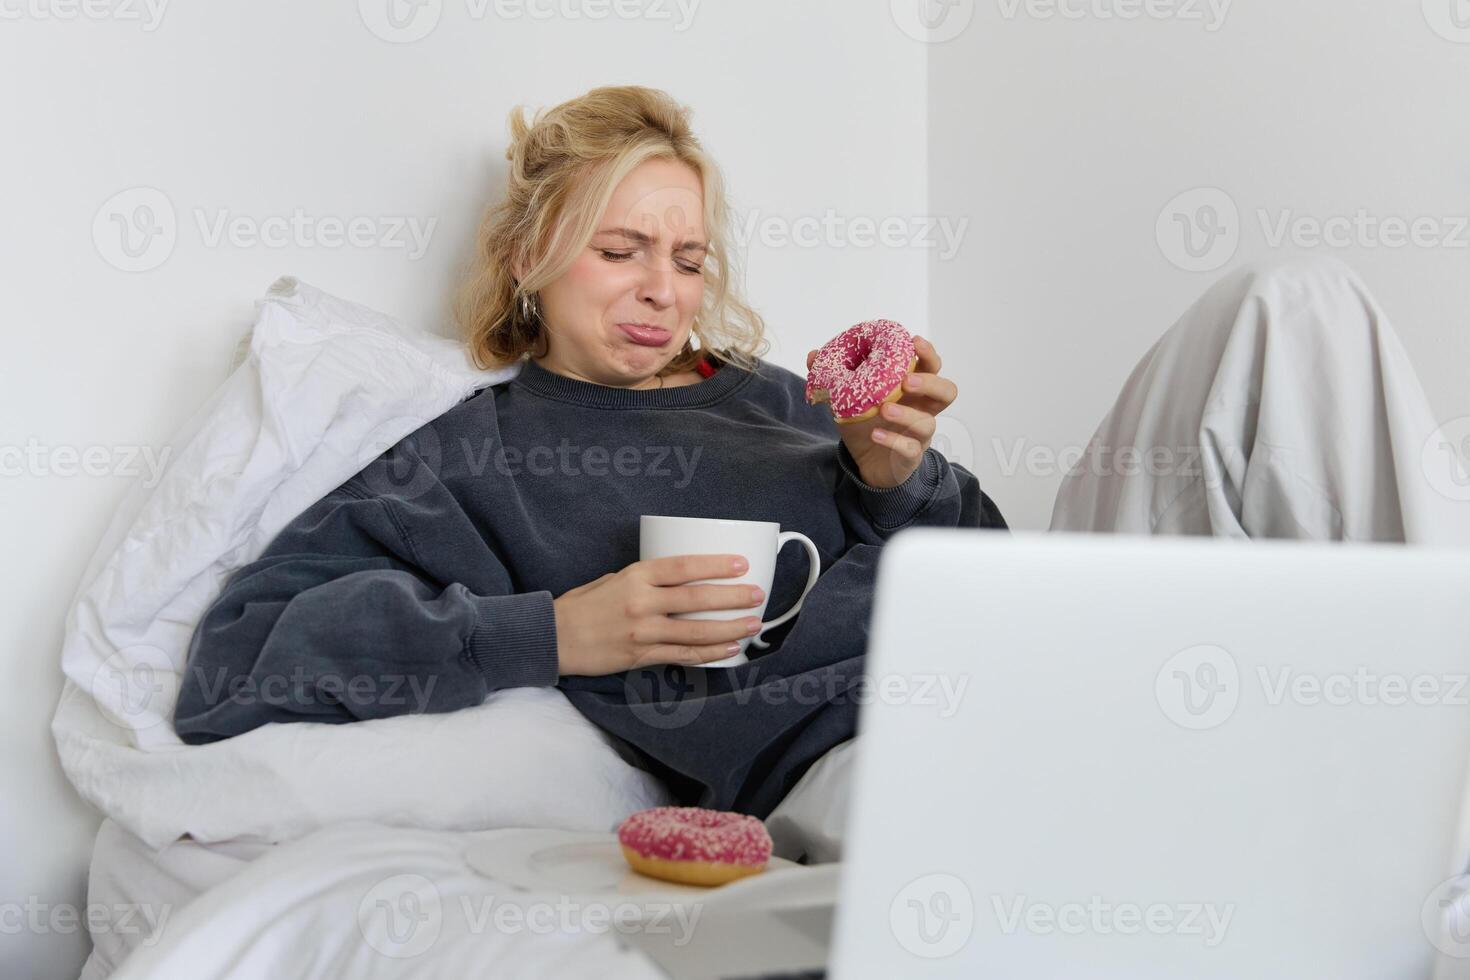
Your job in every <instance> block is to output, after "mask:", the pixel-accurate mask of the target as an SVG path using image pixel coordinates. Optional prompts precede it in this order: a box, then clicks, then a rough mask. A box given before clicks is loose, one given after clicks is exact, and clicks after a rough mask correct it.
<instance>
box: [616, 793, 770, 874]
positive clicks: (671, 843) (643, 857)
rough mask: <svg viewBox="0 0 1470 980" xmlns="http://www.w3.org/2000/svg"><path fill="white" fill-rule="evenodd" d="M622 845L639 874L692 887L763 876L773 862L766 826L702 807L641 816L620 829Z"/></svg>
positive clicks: (661, 808)
mask: <svg viewBox="0 0 1470 980" xmlns="http://www.w3.org/2000/svg"><path fill="white" fill-rule="evenodd" d="M618 843H619V844H620V845H622V848H623V857H624V858H626V859H627V861H628V865H629V866H630V867H631V868H632V869H633V870H634V871H637V872H638V873H639V874H645V875H648V876H650V877H653V878H662V879H663V880H664V881H677V882H681V883H683V884H688V885H723V884H724V883H725V882H727V881H734V880H735V879H736V878H744V877H745V876H746V875H753V874H756V873H757V872H759V871H763V870H764V869H765V867H766V862H767V861H769V860H770V859H771V835H770V834H768V833H766V825H765V824H763V823H761V822H760V821H759V820H757V819H756V818H755V817H750V816H746V815H745V814H742V813H729V812H727V811H725V810H706V809H704V808H703V807H697V806H656V807H654V808H653V809H651V810H639V811H638V812H637V813H635V814H633V815H632V816H630V817H629V818H628V819H626V820H624V821H623V822H622V824H621V825H620V826H619V827H618Z"/></svg>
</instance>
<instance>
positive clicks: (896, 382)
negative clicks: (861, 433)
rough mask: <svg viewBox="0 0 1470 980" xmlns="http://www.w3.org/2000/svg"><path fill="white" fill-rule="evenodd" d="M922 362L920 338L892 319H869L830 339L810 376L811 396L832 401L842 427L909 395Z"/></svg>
mask: <svg viewBox="0 0 1470 980" xmlns="http://www.w3.org/2000/svg"><path fill="white" fill-rule="evenodd" d="M918 363H919V355H918V352H917V351H916V350H915V349H914V338H913V337H911V336H910V335H909V332H908V331H907V330H905V329H904V328H903V327H902V326H901V325H900V324H897V323H895V322H894V321H892V320H865V321H863V322H862V323H859V324H857V325H855V326H852V327H849V328H847V329H846V330H844V331H842V333H840V334H838V335H837V336H836V337H833V338H832V339H831V340H829V341H827V343H826V344H824V345H823V346H822V348H821V349H820V350H819V351H817V355H816V357H814V358H813V359H812V366H811V369H810V370H808V371H807V375H806V400H807V403H808V404H811V405H816V404H819V403H821V402H826V403H827V404H828V405H829V406H830V407H831V409H832V418H833V419H834V420H836V422H837V423H838V424H839V425H842V424H846V423H851V422H861V421H863V420H864V419H870V418H872V417H873V416H875V415H877V414H878V412H879V411H880V410H881V409H882V408H883V406H884V404H886V403H887V402H891V401H893V400H895V399H896V398H898V397H899V396H900V395H901V394H902V393H903V379H904V378H907V377H908V376H909V374H910V373H911V372H912V371H913V370H914V368H915V367H916V366H917V365H918Z"/></svg>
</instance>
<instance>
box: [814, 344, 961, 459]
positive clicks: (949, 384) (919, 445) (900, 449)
mask: <svg viewBox="0 0 1470 980" xmlns="http://www.w3.org/2000/svg"><path fill="white" fill-rule="evenodd" d="M914 353H915V354H917V355H918V357H919V362H918V363H917V364H916V365H914V373H913V374H910V375H909V376H908V377H907V378H905V379H904V382H903V393H902V395H901V396H900V397H899V398H897V399H895V400H894V401H891V402H888V403H886V404H884V405H883V406H882V407H881V409H880V411H879V412H878V414H877V415H874V416H873V417H872V418H867V419H864V420H863V421H861V422H845V423H842V424H840V425H838V426H837V432H838V434H839V435H840V436H841V437H842V442H843V444H844V445H845V446H847V451H848V452H850V453H852V458H853V459H854V460H855V461H856V462H857V465H858V475H859V476H861V477H862V479H863V482H864V483H867V484H868V485H869V486H874V487H879V488H888V487H896V486H898V485H899V484H900V483H902V482H903V481H905V480H907V479H908V478H909V477H910V476H912V475H913V473H914V471H915V470H917V469H918V468H919V463H920V462H921V461H922V460H923V458H924V451H925V450H926V449H928V448H929V443H930V441H931V440H932V439H933V438H934V429H935V425H936V423H935V416H937V415H938V414H939V413H940V412H942V411H944V410H945V409H946V408H948V407H949V406H950V405H951V404H952V403H953V402H954V400H955V397H956V396H957V395H958V394H959V389H958V388H957V387H956V386H955V383H954V382H953V381H951V380H949V379H948V378H942V377H940V376H939V368H940V364H941V362H940V360H939V352H938V351H937V350H935V349H934V345H933V344H931V343H929V341H927V340H925V339H924V338H923V337H919V336H915V337H914ZM816 356H817V352H816V351H808V352H807V355H806V366H807V370H808V371H810V370H811V367H812V359H813V358H815V357H816Z"/></svg>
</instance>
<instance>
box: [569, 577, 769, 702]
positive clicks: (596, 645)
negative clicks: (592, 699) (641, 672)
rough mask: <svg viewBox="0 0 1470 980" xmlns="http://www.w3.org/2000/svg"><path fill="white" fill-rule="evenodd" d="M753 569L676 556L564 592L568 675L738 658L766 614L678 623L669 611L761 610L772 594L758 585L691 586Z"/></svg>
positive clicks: (589, 674) (588, 674) (691, 620)
mask: <svg viewBox="0 0 1470 980" xmlns="http://www.w3.org/2000/svg"><path fill="white" fill-rule="evenodd" d="M735 562H739V565H738V566H737V565H736V564H734V563H735ZM745 572H746V564H745V559H744V558H742V557H741V556H740V555H672V556H670V557H668V558H650V559H648V560H647V561H635V562H634V563H633V564H631V565H629V566H627V567H626V568H624V569H623V570H622V571H619V572H608V573H607V574H606V575H604V576H602V578H599V579H596V580H594V581H591V582H588V583H587V584H586V585H580V586H578V587H577V588H575V589H570V590H568V591H567V592H564V593H562V594H561V595H559V596H557V597H556V598H555V599H553V600H552V606H553V607H554V608H555V610H556V652H557V658H558V660H559V661H560V673H562V674H580V675H583V676H596V675H600V674H615V673H617V672H618V671H621V670H629V669H631V668H633V667H642V666H646V665H648V664H703V663H708V662H710V661H712V660H723V659H725V658H726V657H730V656H733V655H734V654H736V653H738V652H739V651H740V648H739V646H738V645H737V644H736V641H738V640H741V639H743V638H744V637H747V636H753V635H754V634H755V632H756V630H758V629H760V618H759V617H757V616H754V615H751V616H737V617H735V618H733V619H672V618H670V616H669V614H670V613H682V612H697V611H700V610H705V609H744V608H748V607H759V606H760V604H761V602H762V601H763V598H764V597H763V595H762V593H761V590H760V589H759V588H757V587H756V586H753V585H710V584H704V585H686V584H685V583H687V582H695V581H698V580H700V579H710V578H733V577H735V576H739V575H744V574H745ZM749 624H754V628H750V625H749Z"/></svg>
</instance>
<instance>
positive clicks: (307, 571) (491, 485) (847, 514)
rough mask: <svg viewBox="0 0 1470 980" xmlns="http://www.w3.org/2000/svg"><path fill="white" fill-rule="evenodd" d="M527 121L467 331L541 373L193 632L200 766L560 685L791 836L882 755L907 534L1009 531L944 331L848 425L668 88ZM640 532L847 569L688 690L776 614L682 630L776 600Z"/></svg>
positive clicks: (796, 577)
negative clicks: (642, 547)
mask: <svg viewBox="0 0 1470 980" xmlns="http://www.w3.org/2000/svg"><path fill="white" fill-rule="evenodd" d="M511 128H512V141H511V147H510V149H509V151H508V154H507V155H508V157H509V159H510V161H511V169H510V175H509V180H508V187H507V193H506V196H505V199H504V200H503V201H502V202H501V203H499V204H498V205H497V206H496V207H494V208H492V209H491V210H490V211H489V212H488V213H487V215H486V218H485V222H484V225H483V228H482V230H481V236H480V249H479V255H478V258H477V267H476V269H475V270H474V271H473V274H472V276H471V277H470V278H469V280H468V281H467V283H466V286H465V289H464V291H463V294H462V297H461V299H462V302H461V304H460V319H461V323H462V326H463V328H464V333H465V338H466V342H467V344H468V345H469V350H470V352H471V353H472V355H473V357H474V359H475V361H476V363H477V364H479V365H480V366H482V367H492V366H503V365H506V364H511V363H514V362H516V361H518V360H521V359H522V358H523V357H525V358H526V359H525V360H524V362H523V364H522V367H521V371H520V373H519V374H518V375H517V376H516V377H515V378H513V379H512V380H510V381H508V382H506V383H504V384H500V385H495V386H492V387H490V388H486V389H483V390H482V391H480V392H479V393H477V394H476V395H475V396H474V397H471V398H469V399H467V400H466V401H464V402H463V403H461V404H460V405H458V406H456V407H455V408H454V409H452V410H450V411H449V412H447V413H445V414H444V415H442V416H440V417H439V418H437V419H435V420H434V421H432V422H431V423H429V424H428V425H426V426H423V427H422V428H421V429H419V430H418V431H416V432H414V433H413V434H411V435H410V436H408V437H407V438H405V439H404V440H402V441H401V442H400V443H399V444H398V445H396V446H394V447H393V448H392V449H390V450H389V451H388V452H387V453H384V454H383V455H382V456H381V457H379V458H378V459H377V460H375V461H374V462H373V463H372V464H370V465H369V466H367V467H366V468H365V469H364V470H363V471H362V472H360V473H358V474H357V475H356V476H354V477H353V478H352V479H350V480H348V481H347V482H346V483H344V484H343V485H342V486H341V487H339V488H337V489H336V490H334V491H333V492H332V493H330V494H328V495H327V496H326V497H325V498H323V499H322V500H321V501H319V502H317V503H316V504H315V505H313V506H312V507H310V508H308V509H307V510H306V511H305V512H304V513H302V514H301V515H300V516H299V517H298V518H297V519H296V520H295V521H293V522H292V523H291V524H290V525H288V526H287V527H286V528H285V529H284V530H283V531H282V532H281V533H280V534H279V535H278V536H277V538H276V539H275V540H274V541H273V542H272V543H271V545H270V546H269V547H268V548H267V549H266V551H265V552H264V553H263V554H262V555H261V556H260V557H259V559H258V560H256V561H255V562H253V563H252V564H250V565H248V566H246V567H244V568H242V569H240V570H239V571H238V572H237V573H236V574H235V575H234V576H232V577H231V579H230V580H229V581H228V582H227V583H226V585H225V588H224V589H223V591H222V593H221V595H220V596H219V598H218V599H217V600H216V601H215V603H214V604H213V606H212V607H211V608H210V609H209V610H208V612H207V613H206V614H205V616H204V617H203V619H202V620H201V622H200V624H199V626H198V628H197V630H196V632H195V635H194V638H193V642H192V644H191V648H190V653H189V661H188V663H187V665H186V667H185V677H184V681H183V687H182V689H181V692H180V697H179V701H178V707H177V709H176V712H175V719H174V720H175V727H176V729H177V730H178V733H179V735H180V737H181V738H182V739H183V740H184V741H185V742H189V743H200V742H207V741H212V740H217V739H221V738H228V737H230V736H233V735H237V734H240V733H242V732H245V731H248V730H250V729H253V728H255V727H257V726H259V725H262V724H266V723H268V722H284V721H301V720H309V721H326V722H347V721H353V720H358V719H364V718H375V717H383V716H387V715H393V714H401V713H406V712H443V711H452V710H456V709H459V708H464V707H469V706H472V705H478V704H480V703H481V702H482V701H483V700H484V698H485V696H486V695H487V694H488V693H489V692H492V691H495V690H499V689H503V688H508V687H517V686H548V685H558V686H560V687H561V688H562V689H563V690H564V691H565V692H566V694H567V696H568V697H569V698H570V699H571V701H572V703H573V704H575V705H576V706H577V707H578V708H579V709H580V710H581V711H582V712H583V713H584V714H586V715H587V716H588V717H589V718H591V719H592V720H593V721H594V722H596V723H597V724H598V725H600V726H601V727H602V728H604V729H605V730H606V731H608V732H611V733H612V734H614V735H617V736H620V737H621V738H622V739H623V740H624V741H625V742H626V743H628V745H630V746H631V747H632V748H633V749H634V750H636V751H637V753H638V754H639V755H640V756H641V758H642V761H643V762H644V763H645V764H646V765H648V766H649V767H650V768H652V769H653V770H654V771H656V772H658V773H660V774H661V775H663V776H664V777H665V779H666V780H667V781H668V782H669V783H670V785H671V786H672V787H673V788H674V789H675V791H676V792H678V793H680V794H681V795H684V796H686V797H687V798H688V799H689V800H690V801H691V802H698V803H701V804H702V805H706V806H713V807H717V808H722V809H723V808H737V809H743V810H745V811H746V812H751V813H757V814H760V815H764V813H765V812H768V811H769V810H770V808H772V807H773V806H774V805H775V803H776V802H778V801H779V799H780V798H781V796H782V795H784V792H785V791H786V790H787V789H789V788H790V786H791V785H792V783H794V782H795V780H796V779H797V778H798V777H799V776H800V774H801V772H802V771H803V770H804V768H805V767H806V766H807V765H809V764H810V762H811V761H813V760H814V759H816V758H817V757H818V756H820V755H821V753H822V752H825V751H826V750H827V749H829V748H830V747H831V746H833V745H835V744H837V743H838V742H840V741H843V740H845V739H847V738H850V737H851V736H852V734H853V731H854V726H855V720H856V708H857V699H856V698H855V697H853V696H852V695H853V692H854V689H855V688H856V687H857V686H859V685H861V684H862V682H863V677H862V656H863V652H864V647H865V644H866V639H867V614H868V611H869V609H870V606H871V600H872V588H873V584H874V573H875V570H876V557H877V553H878V551H879V549H880V548H881V546H882V545H883V543H884V542H885V541H886V540H887V539H888V538H890V537H891V536H892V535H893V534H894V533H896V532H897V531H899V530H900V529H902V528H906V527H911V526H916V525H929V526H939V527H991V528H1004V527H1005V522H1004V520H1003V518H1002V517H1001V515H1000V512H999V511H998V510H997V509H996V507H995V505H994V503H993V502H992V501H991V500H990V499H989V498H988V497H987V496H986V495H985V494H984V493H983V492H982V491H981V490H980V487H979V485H978V482H977V481H976V479H975V477H974V475H973V474H971V473H970V472H968V471H967V470H965V469H964V468H963V467H960V466H956V465H953V464H951V463H949V462H948V461H947V460H946V459H945V458H944V457H943V456H942V455H941V454H940V453H939V452H938V451H937V450H935V449H933V448H932V447H931V446H930V441H931V439H932V437H933V435H934V431H935V416H936V415H937V414H938V413H939V412H942V411H943V410H944V409H945V408H946V407H947V406H948V405H950V404H951V403H952V402H953V401H954V399H955V397H956V394H957V391H956V387H955V384H954V382H953V381H951V380H949V379H947V378H945V377H943V376H942V375H941V374H940V373H939V372H940V370H941V367H942V362H941V359H940V356H939V353H938V351H937V350H935V348H934V346H933V345H932V344H931V343H929V342H928V341H927V340H926V339H924V338H922V337H921V338H919V339H918V340H917V342H916V346H917V348H918V354H919V364H918V366H917V369H916V371H915V373H914V374H913V376H912V377H911V378H910V379H909V380H908V381H907V382H906V388H905V391H904V393H903V395H902V397H901V398H900V399H899V400H898V401H897V403H896V404H893V405H890V406H889V407H888V408H887V409H885V411H884V413H883V415H882V417H881V418H876V419H873V420H870V421H868V422H865V423H860V424H851V425H845V426H842V427H838V426H837V425H836V424H835V423H834V422H833V420H832V418H831V414H830V412H829V410H828V409H827V408H826V407H825V406H812V405H808V404H807V403H806V401H805V399H804V379H803V378H802V377H800V376H798V375H796V374H794V373H793V372H791V371H788V370H785V369H783V368H780V367H777V366H775V365H772V364H769V363H767V362H765V361H764V360H762V359H761V357H760V355H761V354H762V353H764V351H765V349H766V345H765V341H764V338H763V335H762V332H763V325H762V322H761V320H760V318H759V317H758V316H757V315H756V314H755V313H754V312H753V311H752V310H750V308H749V307H747V306H746V305H745V304H744V303H743V302H742V301H741V299H740V296H739V292H738V290H737V287H736V283H735V278H734V270H733V269H732V267H731V256H732V251H731V248H730V244H729V241H728V228H729V220H728V216H727V213H726V204H725V197H724V192H723V188H722V183H721V179H720V175H719V172H718V170H717V168H716V167H715V166H714V164H713V163H712V162H711V161H710V160H709V159H708V157H707V156H706V155H705V154H704V152H703V151H702V149H701V148H700V145H699V143H698V141H697V140H696V139H695V137H694V136H693V135H692V133H691V131H690V129H689V125H688V120H687V118H686V113H685V111H684V110H683V109H682V108H681V107H679V106H678V105H677V104H675V103H674V102H673V101H672V100H671V99H670V98H669V97H668V96H667V95H665V94H664V93H661V92H658V91H654V90H650V89H645V88H640V87H631V86H629V87H614V88H602V89H596V90H594V91H592V92H590V93H588V94H587V95H585V96H583V97H581V98H578V99H574V100H572V101H570V102H567V103H564V104H562V105H560V106H557V107H556V108H554V109H552V110H551V111H550V112H548V113H547V114H546V115H545V116H544V117H538V118H537V119H536V120H535V122H534V125H532V126H529V127H528V126H527V125H526V124H525V122H524V121H523V120H522V119H521V118H520V116H519V114H518V113H517V114H513V115H512V117H511ZM696 339H697V340H698V341H699V343H698V346H695V344H694V341H695V340H696ZM809 359H810V356H809ZM839 428H840V431H839ZM641 514H669V515H685V516H704V517H722V518H734V519H743V520H764V521H775V522H779V523H780V524H781V526H782V527H784V528H790V529H798V530H800V531H802V532H803V533H805V534H806V535H807V536H808V537H810V538H811V539H812V540H813V542H814V543H815V544H816V546H817V549H818V550H819V552H820V553H821V556H822V576H821V578H820V579H819V581H818V583H817V584H816V586H814V587H813V589H812V591H811V592H810V594H809V595H808V596H807V599H806V602H805V604H804V606H803V609H802V612H801V614H800V615H799V616H797V617H795V618H794V619H792V620H789V621H788V622H787V623H785V624H783V625H782V626H781V627H779V628H777V629H775V630H773V631H771V632H770V633H769V634H767V639H768V641H769V642H770V643H771V648H770V649H769V650H768V651H765V652H764V653H763V655H761V656H759V657H758V658H757V659H755V660H753V661H752V662H751V663H749V664H745V665H742V666H741V667H738V668H733V669H730V670H718V671H686V670H685V669H684V668H685V667H686V666H688V665H694V664H701V663H706V662H709V661H712V660H719V659H723V658H726V657H728V656H730V654H731V652H732V644H734V643H735V642H736V641H738V640H739V639H741V638H742V637H745V636H747V635H749V634H750V633H753V632H754V631H755V628H754V626H752V625H751V624H752V623H754V624H755V626H758V622H756V620H755V619H754V617H737V618H734V619H729V620H680V619H673V618H670V614H673V613H680V612H690V611H695V610H708V609H720V610H728V609H746V608H753V607H757V606H758V605H759V604H760V602H761V601H762V599H763V597H762V596H761V595H760V594H759V593H754V592H753V591H752V590H751V589H750V588H749V587H746V586H735V585H719V584H701V585H689V584H687V583H690V582H694V581H697V580H701V579H710V578H719V577H730V576H736V575H739V574H741V572H742V571H743V568H742V566H740V565H737V564H734V563H733V562H734V560H735V559H736V558H737V557H738V556H731V555H705V556H687V557H677V558H665V559H659V560H654V561H647V562H644V561H630V560H629V559H630V557H632V556H636V555H637V554H638V518H639V515H641ZM796 552H797V550H796V549H787V550H786V552H783V553H782V554H781V555H780V558H779V561H778V565H777V570H776V575H775V578H774V581H773V582H772V586H771V595H770V604H769V608H770V609H771V610H776V611H779V610H783V609H786V608H789V607H790V606H791V605H792V604H793V603H794V602H795V601H796V599H797V597H798V596H799V595H800V593H801V589H802V587H803V586H804V584H805V580H806V569H805V567H804V562H805V558H804V556H802V555H800V554H799V553H796Z"/></svg>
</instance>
